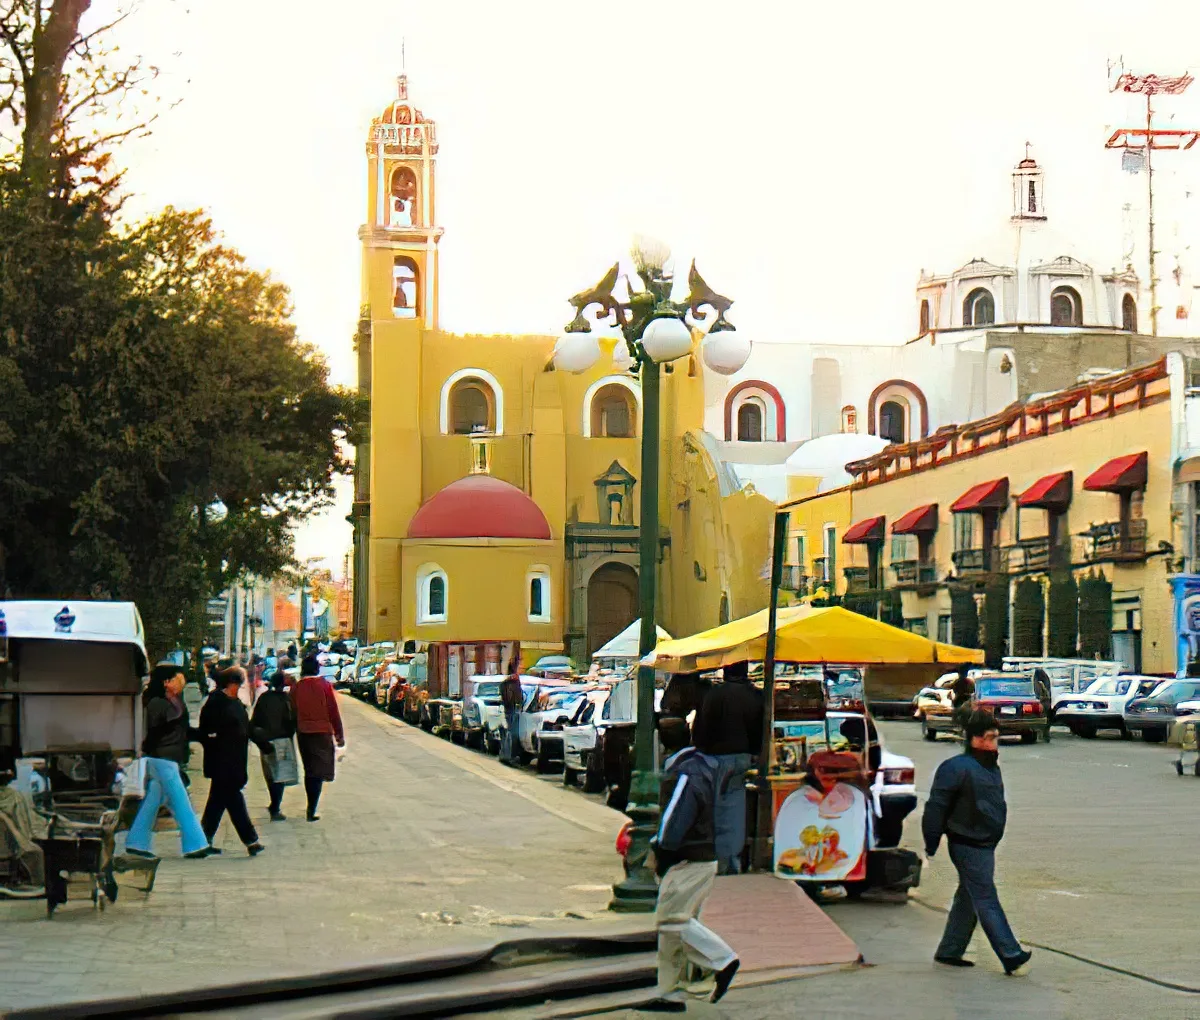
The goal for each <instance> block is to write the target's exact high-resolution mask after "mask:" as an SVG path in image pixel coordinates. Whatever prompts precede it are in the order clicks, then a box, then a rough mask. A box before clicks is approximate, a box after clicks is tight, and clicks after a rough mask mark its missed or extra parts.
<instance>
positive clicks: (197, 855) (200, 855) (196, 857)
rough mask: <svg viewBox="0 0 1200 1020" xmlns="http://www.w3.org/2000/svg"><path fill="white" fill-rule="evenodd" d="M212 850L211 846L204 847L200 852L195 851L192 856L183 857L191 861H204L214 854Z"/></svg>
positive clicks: (185, 855)
mask: <svg viewBox="0 0 1200 1020" xmlns="http://www.w3.org/2000/svg"><path fill="white" fill-rule="evenodd" d="M212 849H213V848H212V847H211V846H202V847H201V848H200V849H199V850H193V851H192V852H191V853H190V854H184V855H183V856H184V857H186V858H187V859H188V860H190V861H202V860H204V858H205V857H208V856H210V855H211V854H212ZM219 852H220V851H218V853H219Z"/></svg>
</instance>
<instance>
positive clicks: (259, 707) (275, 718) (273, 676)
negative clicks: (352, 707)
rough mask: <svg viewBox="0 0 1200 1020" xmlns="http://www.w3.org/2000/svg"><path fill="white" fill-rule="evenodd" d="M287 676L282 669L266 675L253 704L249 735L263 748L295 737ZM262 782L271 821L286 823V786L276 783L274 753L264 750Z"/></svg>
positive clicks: (294, 713)
mask: <svg viewBox="0 0 1200 1020" xmlns="http://www.w3.org/2000/svg"><path fill="white" fill-rule="evenodd" d="M286 683H287V674H286V673H284V672H283V670H281V669H277V670H275V672H273V673H269V674H268V675H267V685H268V689H267V690H266V692H264V693H263V694H262V695H261V696H260V697H259V699H258V701H256V702H255V703H254V715H253V716H251V718H250V732H251V734H252V735H253V737H254V739H255V740H256V741H257V742H258V744H259V746H260V747H264V748H265V747H267V746H272V747H273V746H274V745H272V744H271V741H273V740H288V741H290V740H291V739H292V737H294V736H295V735H296V710H295V708H294V707H293V705H292V699H291V698H290V697H288V694H287V691H285V690H284V686H285V684H286ZM261 761H262V772H263V779H264V780H266V783H267V790H268V792H269V793H270V794H271V803H270V804H269V805H268V807H267V810H268V811H270V813H271V821H273V822H286V821H287V816H286V815H285V814H284V813H283V812H282V811H280V807H281V806H282V804H283V791H284V785H283V783H277V782H275V776H274V765H275V755H274V753H268V752H267V751H265V750H264V752H263V755H262V759H261Z"/></svg>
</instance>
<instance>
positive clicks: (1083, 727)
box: [1071, 723, 1096, 740]
mask: <svg viewBox="0 0 1200 1020" xmlns="http://www.w3.org/2000/svg"><path fill="white" fill-rule="evenodd" d="M1071 732H1072V733H1074V734H1075V736H1077V737H1083V738H1084V740H1095V739H1096V727H1095V726H1093V725H1092V724H1091V723H1080V724H1079V725H1078V726H1073V727H1072V728H1071Z"/></svg>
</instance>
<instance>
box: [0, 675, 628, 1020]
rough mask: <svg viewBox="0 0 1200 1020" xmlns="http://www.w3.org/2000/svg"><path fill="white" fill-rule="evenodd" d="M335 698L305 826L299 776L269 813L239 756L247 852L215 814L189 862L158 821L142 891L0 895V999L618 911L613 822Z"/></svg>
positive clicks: (416, 943) (133, 985)
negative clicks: (148, 889) (312, 810)
mask: <svg viewBox="0 0 1200 1020" xmlns="http://www.w3.org/2000/svg"><path fill="white" fill-rule="evenodd" d="M341 705H342V711H343V715H344V717H345V720H346V728H347V744H348V754H347V758H346V760H345V761H344V762H343V763H342V764H341V765H339V766H338V770H339V771H338V779H337V781H336V782H335V783H334V784H333V785H332V786H328V787H327V788H326V793H325V796H324V798H323V799H322V802H321V821H320V822H318V823H316V824H309V823H307V822H305V821H304V820H303V819H304V793H303V789H302V788H300V787H294V788H291V789H289V790H288V791H287V794H286V796H285V798H284V811H285V812H286V813H287V815H288V816H289V817H288V821H287V822H283V823H271V822H269V821H268V820H267V813H266V801H267V797H266V793H265V789H264V786H263V781H262V775H261V773H260V771H259V768H258V762H257V761H256V760H254V759H255V757H256V752H255V751H254V750H253V749H251V762H250V785H249V786H248V787H247V799H248V801H249V803H250V809H251V816H252V817H253V818H254V820H255V824H257V825H258V826H259V831H260V835H261V837H262V840H263V842H264V843H265V844H266V845H267V851H266V853H264V854H262V855H261V856H260V857H257V858H254V859H251V858H249V857H247V856H246V855H245V853H244V852H243V850H242V848H241V844H240V843H239V842H238V840H237V836H236V834H235V833H234V832H233V830H232V828H231V827H230V826H229V825H228V822H226V824H225V827H224V829H223V831H222V832H221V833H220V834H219V835H218V837H217V840H216V842H217V844H218V845H223V846H224V848H225V854H224V855H223V856H221V857H217V858H210V859H208V860H204V861H187V860H183V859H182V858H181V857H180V856H179V838H178V835H177V834H176V833H175V832H173V831H172V832H163V833H159V835H158V837H157V842H156V846H155V849H156V851H157V852H158V853H159V854H160V855H162V857H163V862H162V864H161V865H160V867H159V871H158V881H157V885H156V887H155V890H154V892H153V894H151V896H150V897H149V898H148V899H147V898H145V897H143V896H142V894H141V893H139V892H136V891H135V890H134V889H133V888H132V886H129V885H127V886H125V887H124V888H123V890H122V893H121V896H120V898H119V900H118V902H117V903H116V904H115V905H113V906H110V907H109V908H108V910H106V911H105V912H103V913H100V912H95V911H93V910H92V906H91V902H90V900H78V901H76V900H72V901H71V902H69V903H67V904H65V905H64V906H62V907H60V908H59V909H58V911H57V913H56V915H55V917H54V919H53V920H52V921H47V920H46V919H45V906H44V904H42V903H40V902H37V903H14V902H0V960H2V961H3V967H2V968H0V1008H2V1007H14V1006H19V1005H31V1004H40V1003H53V1002H63V1001H67V1000H70V999H84V998H96V997H102V996H106V995H116V994H137V993H139V992H160V991H165V990H168V989H179V988H187V987H195V986H197V985H205V984H215V983H221V982H227V981H232V980H237V979H238V978H240V977H245V976H253V975H259V976H262V975H282V974H290V973H308V972H311V971H313V970H316V969H324V968H329V967H336V966H338V965H345V964H352V963H359V962H364V961H367V960H371V959H376V958H381V957H389V956H395V955H400V954H405V953H410V952H415V951H419V950H425V949H432V948H437V947H438V946H447V945H461V944H464V943H469V942H471V941H475V940H479V939H488V940H491V939H494V938H495V937H497V935H498V934H501V935H502V934H504V933H505V931H506V929H513V931H512V933H513V934H518V933H519V932H521V931H525V932H527V933H528V932H529V931H530V930H531V929H536V928H538V927H542V928H545V927H554V928H556V929H557V928H561V927H563V925H564V924H567V923H575V924H578V925H579V926H580V927H581V929H583V930H589V931H590V930H597V929H598V928H599V927H601V926H603V925H607V924H611V923H615V922H616V920H617V919H616V918H614V917H613V916H612V915H609V914H607V912H605V910H604V908H605V906H606V904H607V902H608V897H609V885H610V884H611V883H612V882H613V881H614V880H615V879H617V878H619V877H620V866H619V860H618V858H617V856H616V854H615V852H614V850H613V838H614V836H615V834H616V831H617V829H618V828H619V827H620V824H621V821H622V816H620V815H617V814H616V813H614V812H612V811H609V810H608V809H607V808H604V807H602V806H600V805H599V804H597V803H596V802H595V801H593V800H591V799H589V798H585V797H583V796H581V795H579V794H577V793H573V792H571V791H568V790H563V789H561V788H558V787H555V786H554V785H552V784H549V783H547V782H545V781H544V780H539V779H538V778H537V777H536V776H534V775H532V774H530V773H524V772H517V771H515V770H512V769H508V768H506V767H504V766H502V765H500V764H499V763H498V762H496V761H495V760H494V759H489V758H485V757H483V756H482V755H479V754H475V753H473V752H469V751H466V750H465V749H463V748H459V747H455V746H453V745H451V744H449V743H447V742H445V741H442V740H439V739H437V738H435V737H431V736H428V735H426V734H424V733H422V732H420V731H419V730H416V729H413V728H411V727H408V726H405V725H404V724H403V723H398V722H396V721H395V720H392V719H389V718H387V717H386V716H384V715H383V714H382V713H380V712H378V711H376V710H375V709H373V708H369V707H367V706H365V705H362V704H360V703H358V702H354V701H352V700H350V699H348V698H342V699H341ZM205 793H206V783H205V782H204V780H203V779H201V780H199V781H198V782H197V781H193V784H192V797H193V803H194V804H196V805H197V807H199V806H201V805H202V804H203V800H204V796H205ZM121 839H122V840H123V837H121ZM123 877H124V876H121V878H123ZM119 880H120V879H119ZM571 915H578V918H575V917H571Z"/></svg>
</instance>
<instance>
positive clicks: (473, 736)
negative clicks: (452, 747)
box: [467, 730, 483, 751]
mask: <svg viewBox="0 0 1200 1020" xmlns="http://www.w3.org/2000/svg"><path fill="white" fill-rule="evenodd" d="M467 747H470V748H472V749H474V750H476V751H482V750H483V730H468V731H467Z"/></svg>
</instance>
